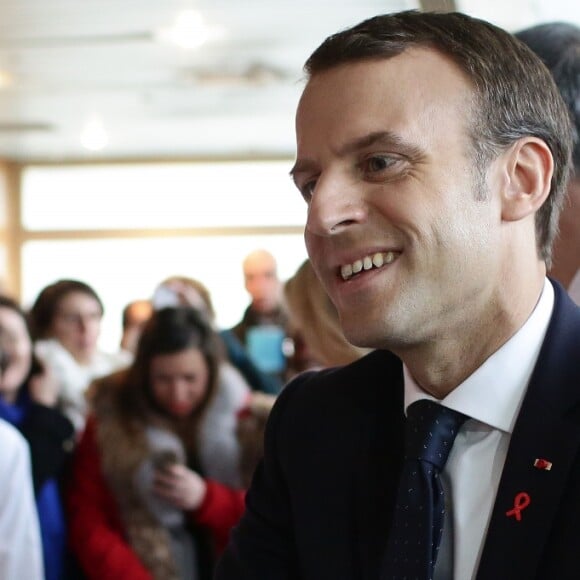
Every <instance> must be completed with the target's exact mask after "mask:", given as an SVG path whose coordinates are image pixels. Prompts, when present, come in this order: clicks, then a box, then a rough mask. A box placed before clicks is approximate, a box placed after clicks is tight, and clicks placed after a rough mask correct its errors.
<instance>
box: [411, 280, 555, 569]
mask: <svg viewBox="0 0 580 580" xmlns="http://www.w3.org/2000/svg"><path fill="white" fill-rule="evenodd" d="M553 306H554V289H553V288H552V285H551V284H550V282H549V281H548V280H547V279H546V281H545V283H544V288H543V290H542V294H541V296H540V299H539V301H538V303H537V305H536V308H535V309H534V311H533V312H532V314H531V315H530V317H529V318H528V320H527V321H526V322H525V324H524V325H523V326H522V327H521V328H520V330H519V331H518V332H517V333H516V334H515V335H514V336H512V337H511V338H510V339H509V340H508V341H507V342H506V343H505V344H504V345H503V346H502V347H501V348H500V349H499V350H497V351H496V352H495V353H494V354H492V355H491V356H490V357H489V358H488V359H487V360H486V361H485V362H484V363H483V364H482V365H481V366H480V367H479V368H478V369H477V370H476V371H475V372H474V373H473V374H472V375H471V376H469V377H468V378H467V379H466V380H465V381H464V382H463V383H461V384H460V385H459V386H458V387H457V388H456V389H454V390H453V391H452V392H451V393H449V395H447V396H446V397H445V398H444V399H442V400H441V401H440V403H441V404H442V405H445V406H446V407H448V408H450V409H454V410H456V411H460V412H461V413H464V414H465V415H467V416H468V417H471V419H469V420H468V421H466V422H465V423H464V425H463V426H462V428H461V430H460V431H459V433H458V435H457V438H456V440H455V443H454V445H453V448H452V450H451V453H450V455H449V459H448V461H447V464H446V466H445V469H444V471H443V474H442V476H443V477H442V481H443V486H444V489H445V492H446V499H447V500H449V498H450V503H451V507H452V510H450V511H451V513H450V514H448V515H451V517H452V522H453V526H452V528H453V546H452V548H451V546H450V542H451V536H450V534H449V533H448V534H447V535H446V534H445V533H444V538H443V543H442V547H441V548H442V549H441V555H440V558H439V559H438V561H437V565H436V569H435V578H436V579H438V578H442V579H445V580H449V579H450V578H451V576H450V574H449V571H448V567H449V564H450V561H448V558H450V557H451V555H452V558H453V578H454V579H455V580H469V579H473V578H475V576H476V573H477V568H478V566H479V560H480V557H481V552H482V550H483V544H484V540H485V536H486V533H487V528H488V525H489V520H490V517H491V513H492V509H493V504H494V502H495V496H496V493H497V488H498V485H499V480H500V476H501V472H502V470H503V466H504V463H505V459H506V455H507V450H508V446H509V442H510V438H511V434H512V431H513V428H514V425H515V422H516V419H517V416H518V412H519V409H520V407H521V404H522V401H523V398H524V395H525V392H526V389H527V386H528V382H529V380H530V377H531V375H532V372H533V370H534V366H535V364H536V361H537V359H538V355H539V353H540V349H541V346H542V343H543V340H544V336H545V334H546V330H547V327H548V324H549V322H550V317H551V314H552V309H553ZM404 376H405V409H406V408H407V407H408V406H409V405H410V404H411V403H413V402H415V401H417V400H419V399H431V400H435V399H433V397H431V396H430V395H428V394H427V393H425V392H424V391H423V390H421V388H420V387H419V386H418V385H417V383H416V382H415V381H414V380H413V378H412V376H411V374H410V372H409V370H408V369H407V368H406V367H404ZM449 527H450V526H446V530H449Z"/></svg>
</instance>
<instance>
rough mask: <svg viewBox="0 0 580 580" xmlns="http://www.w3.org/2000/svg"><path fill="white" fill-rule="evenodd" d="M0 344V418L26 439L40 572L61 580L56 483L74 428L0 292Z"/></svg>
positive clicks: (62, 539)
mask: <svg viewBox="0 0 580 580" xmlns="http://www.w3.org/2000/svg"><path fill="white" fill-rule="evenodd" d="M0 347H1V349H2V352H3V354H4V357H5V360H4V364H3V372H2V375H1V377H0V418H2V419H4V420H5V421H7V422H8V423H11V424H12V425H14V426H15V427H16V428H17V429H18V430H19V431H20V432H21V433H22V435H24V437H25V439H26V440H27V442H28V445H29V448H30V455H31V463H32V480H33V483H34V492H35V497H36V505H37V509H38V517H39V521H40V531H41V536H42V547H43V555H44V570H45V574H46V578H47V580H60V579H62V578H64V577H65V570H66V526H65V517H64V510H63V506H62V502H61V489H60V483H61V476H62V473H63V470H64V467H65V461H66V459H67V457H68V455H69V454H70V452H71V451H72V448H73V440H74V429H73V425H72V423H71V422H70V420H69V419H67V418H66V417H65V416H64V415H63V414H62V413H61V412H60V411H59V410H58V409H57V408H56V404H57V400H58V385H57V384H56V381H55V380H54V378H53V377H51V376H50V374H49V373H47V372H46V370H45V369H44V368H43V366H42V365H41V364H40V363H39V362H38V361H37V360H36V357H35V355H34V353H33V350H32V340H31V337H30V333H29V331H28V327H27V323H26V317H25V314H24V312H23V311H22V310H21V309H20V307H19V306H18V305H17V304H16V302H14V301H13V300H11V299H10V298H7V297H5V296H0ZM0 445H1V444H0ZM22 577H26V576H22Z"/></svg>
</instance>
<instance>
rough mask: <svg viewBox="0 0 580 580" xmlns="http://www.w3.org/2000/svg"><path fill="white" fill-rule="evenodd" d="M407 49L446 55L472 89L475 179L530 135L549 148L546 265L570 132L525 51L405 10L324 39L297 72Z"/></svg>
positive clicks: (543, 222) (486, 29) (456, 18)
mask: <svg viewBox="0 0 580 580" xmlns="http://www.w3.org/2000/svg"><path fill="white" fill-rule="evenodd" d="M411 47H430V48H433V49H435V50H438V51H440V52H441V53H442V54H445V55H447V56H449V57H450V58H451V59H452V60H453V61H454V62H455V63H456V64H457V65H458V66H459V68H460V69H461V70H462V71H463V72H464V73H465V75H466V76H467V77H468V78H469V79H470V81H471V82H472V84H473V87H474V96H475V99H474V103H473V105H472V111H473V119H472V124H471V142H472V146H473V155H474V166H475V167H476V169H477V171H478V172H479V173H480V176H483V175H484V174H485V171H486V169H487V166H488V164H489V162H490V161H491V160H492V159H493V158H494V157H496V156H497V155H499V154H500V153H501V152H502V151H503V150H505V149H506V148H507V147H509V146H510V145H511V144H513V143H515V142H516V141H517V140H518V139H520V138H521V137H525V136H535V137H537V138H539V139H542V140H543V141H544V142H545V143H546V144H547V146H548V147H549V148H550V150H551V152H552V155H553V157H554V174H553V176H552V183H551V188H550V195H549V197H548V199H547V200H546V202H545V203H544V204H543V206H542V207H541V208H540V209H539V210H538V212H537V214H536V238H537V246H538V253H539V255H540V257H541V258H542V259H544V260H545V261H546V262H547V263H548V265H549V263H550V259H551V247H552V242H553V240H554V237H555V236H556V233H557V229H558V217H559V213H560V209H561V206H562V202H563V197H564V194H565V191H566V183H567V179H568V175H569V163H570V151H571V127H570V120H569V115H568V112H567V110H566V107H565V104H564V102H563V101H562V98H561V96H560V94H559V91H558V89H557V87H556V85H555V84H554V81H553V79H552V77H551V75H550V74H549V71H548V70H546V67H545V66H543V65H542V63H541V61H540V60H539V58H538V57H537V56H536V55H535V54H534V53H533V52H532V51H531V50H530V49H529V48H528V47H527V46H525V45H524V44H523V43H522V42H520V41H518V40H517V39H515V38H514V37H513V36H512V35H511V34H509V33H508V32H506V31H504V30H502V29H501V28H498V27H496V26H494V25H492V24H489V23H487V22H484V21H482V20H478V19H475V18H471V17H469V16H467V15H465V14H460V13H458V12H447V13H437V12H417V11H406V12H399V13H396V14H386V15H382V16H376V17H374V18H370V19H368V20H365V21H364V22H361V23H360V24H358V25H356V26H354V27H352V28H349V29H347V30H344V31H342V32H339V33H337V34H334V35H332V36H330V37H328V38H327V39H326V40H325V41H324V42H323V43H322V45H321V46H319V47H318V48H317V49H316V50H315V51H314V53H313V54H312V55H311V56H310V58H309V59H308V60H307V62H306V64H305V66H304V69H305V71H306V73H307V74H308V75H309V76H310V77H312V76H314V75H316V74H317V73H319V72H322V71H326V70H328V69H330V68H333V67H335V66H338V65H341V64H345V63H350V62H355V61H360V60H366V59H368V60H371V59H375V60H376V59H383V58H391V57H394V56H397V55H399V54H401V53H403V52H404V51H405V50H407V49H408V48H411Z"/></svg>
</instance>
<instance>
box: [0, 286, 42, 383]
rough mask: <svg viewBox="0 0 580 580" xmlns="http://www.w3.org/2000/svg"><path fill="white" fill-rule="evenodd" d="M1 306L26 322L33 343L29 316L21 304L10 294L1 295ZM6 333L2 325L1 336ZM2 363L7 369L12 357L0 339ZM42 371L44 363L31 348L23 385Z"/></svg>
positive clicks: (4, 368) (3, 368) (3, 367)
mask: <svg viewBox="0 0 580 580" xmlns="http://www.w3.org/2000/svg"><path fill="white" fill-rule="evenodd" d="M0 308H6V309H7V310H11V311H12V312H14V313H16V314H17V315H18V316H20V318H22V321H23V322H24V327H25V328H26V333H27V334H28V338H29V339H30V343H31V345H32V333H31V332H30V326H29V323H28V317H27V316H26V313H25V312H24V310H23V309H22V308H21V307H20V305H19V304H18V303H17V302H16V301H15V300H14V299H12V298H10V297H9V296H4V295H0ZM3 334H4V329H3V328H2V327H0V336H1V335H3ZM0 364H1V365H2V371H4V370H6V368H7V367H9V366H10V357H9V356H8V354H7V353H6V352H5V350H4V347H3V344H2V340H1V339H0ZM41 371H42V364H41V362H40V360H39V359H38V358H37V356H36V355H35V354H34V350H33V349H32V350H31V357H30V368H29V369H28V374H27V375H26V378H25V379H24V382H23V385H26V384H28V381H30V379H31V377H32V376H33V375H36V374H38V373H40V372H41ZM23 385H21V386H20V388H22V386H23Z"/></svg>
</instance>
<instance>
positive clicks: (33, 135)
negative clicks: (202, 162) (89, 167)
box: [0, 0, 580, 162]
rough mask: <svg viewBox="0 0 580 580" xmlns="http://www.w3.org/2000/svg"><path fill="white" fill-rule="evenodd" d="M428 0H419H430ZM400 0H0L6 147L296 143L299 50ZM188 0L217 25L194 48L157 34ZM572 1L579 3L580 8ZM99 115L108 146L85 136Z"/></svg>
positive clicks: (539, 15) (546, 12) (562, 2)
mask: <svg viewBox="0 0 580 580" xmlns="http://www.w3.org/2000/svg"><path fill="white" fill-rule="evenodd" d="M423 4H426V3H425V2H424V3H423ZM578 4H580V3H578V2H575V1H574V2H572V0H526V1H523V0H510V2H506V1H505V0H502V1H501V2H499V1H497V0H485V1H484V0H479V1H478V0H471V1H463V2H458V3H456V5H457V6H458V8H459V9H461V10H463V11H464V12H467V13H470V14H473V15H476V16H480V17H483V18H486V19H489V20H492V21H493V22H495V23H497V24H499V25H501V26H504V27H506V28H508V29H509V30H516V29H518V28H521V27H524V26H529V25H531V24H534V23H538V22H542V21H547V20H555V19H558V20H568V21H576V22H579V23H580V14H579V12H580V8H579V7H575V6H574V5H578ZM418 7H419V2H412V1H405V0H288V1H286V0H195V1H193V0H192V1H188V0H11V1H2V0H0V71H1V73H3V74H7V75H9V77H10V78H11V83H10V84H9V85H8V86H6V87H4V88H0V157H2V158H6V159H11V160H16V161H24V162H26V161H35V160H37V161H64V160H79V159H81V160H82V159H87V160H89V159H120V158H123V159H144V158H148V159H153V158H154V159H162V158H184V157H200V156H203V157H208V156H222V157H223V156H255V155H265V156H280V155H283V156H286V155H288V156H292V155H293V151H294V130H293V117H294V110H295V107H296V103H297V99H298V96H299V94H300V91H301V86H302V85H301V78H302V71H301V68H302V64H303V62H304V60H305V59H306V58H307V57H308V55H309V54H310V52H311V51H312V50H313V49H314V48H315V47H316V46H317V45H318V44H320V42H321V41H322V40H323V39H324V38H325V37H326V36H327V35H328V34H331V33H333V32H335V31H337V30H339V29H341V28H344V27H346V26H349V25H352V24H355V23H357V22H358V21H360V20H362V19H364V18H367V17H369V16H373V15H375V14H379V13H383V12H391V11H397V10H404V9H410V8H418ZM184 9H195V10H197V11H199V12H200V13H201V14H203V16H204V19H205V20H206V22H207V23H208V24H209V25H210V26H213V27H214V28H217V29H219V30H220V31H221V36H219V37H218V38H215V39H214V40H212V41H210V42H208V43H207V44H205V45H204V46H202V47H201V48H199V49H196V50H183V49H179V48H176V47H172V46H170V45H167V44H164V43H162V42H160V41H159V40H158V39H157V35H156V33H157V31H158V30H159V29H160V28H162V27H167V26H169V25H170V24H171V23H172V22H173V21H174V19H175V16H176V14H177V13H178V12H179V11H180V10H184ZM574 12H575V13H574ZM95 116H96V117H97V118H99V119H100V120H101V121H102V123H103V125H104V127H105V129H106V131H107V134H108V137H109V144H108V146H107V147H106V148H105V149H103V150H102V151H100V152H98V153H95V152H92V153H90V152H88V151H86V150H84V149H83V148H82V146H81V144H80V133H81V130H82V128H83V126H84V124H85V123H86V122H87V120H89V119H90V118H93V117H95Z"/></svg>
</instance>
